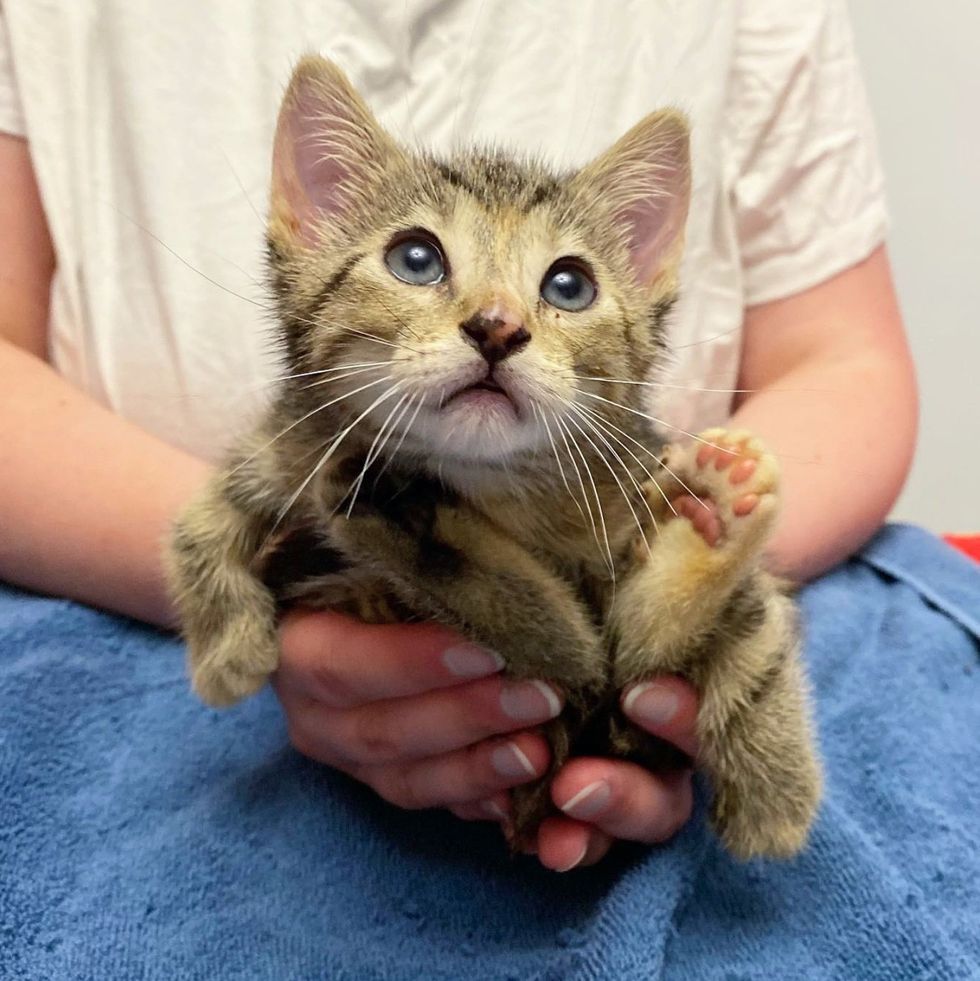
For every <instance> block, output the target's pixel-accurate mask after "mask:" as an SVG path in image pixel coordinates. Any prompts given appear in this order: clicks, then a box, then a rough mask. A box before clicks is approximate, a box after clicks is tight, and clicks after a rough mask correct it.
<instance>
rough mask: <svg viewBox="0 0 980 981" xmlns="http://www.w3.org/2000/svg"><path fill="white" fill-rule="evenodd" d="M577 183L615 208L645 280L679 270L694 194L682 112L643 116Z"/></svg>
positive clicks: (638, 274)
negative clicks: (685, 230)
mask: <svg viewBox="0 0 980 981" xmlns="http://www.w3.org/2000/svg"><path fill="white" fill-rule="evenodd" d="M573 183H575V184H578V185H579V186H580V187H581V188H582V190H583V191H585V192H587V194H588V195H589V196H590V197H592V198H593V199H594V198H595V196H596V195H599V196H600V197H601V199H602V200H604V201H606V202H608V204H609V205H610V206H611V207H612V210H613V214H614V215H615V217H616V221H617V223H621V225H622V228H623V231H624V233H625V237H626V244H627V246H628V248H629V254H630V259H631V261H632V266H633V271H634V273H635V274H636V278H637V281H638V282H639V283H640V284H641V285H643V286H653V285H654V284H655V283H657V282H658V281H659V280H661V279H662V278H663V276H664V274H665V273H667V274H674V273H676V270H677V264H678V262H679V261H680V257H681V251H682V249H683V246H684V225H685V223H686V221H687V210H688V205H689V203H690V197H691V159H690V131H689V128H688V124H687V119H686V117H685V116H684V114H683V113H681V112H678V111H677V110H674V109H664V110H661V111H660V112H655V113H651V114H650V115H649V116H647V117H646V118H644V119H641V120H640V122H638V123H637V124H636V125H635V126H634V127H633V128H632V129H631V130H630V131H629V132H628V133H626V134H625V135H624V136H622V137H620V139H619V140H618V141H617V142H616V143H615V144H613V146H611V147H610V148H609V149H608V150H606V151H605V153H603V154H601V155H600V156H599V157H597V158H596V159H595V160H593V161H592V162H591V163H590V164H587V165H586V166H585V167H584V168H583V169H582V170H581V171H579V173H578V174H577V175H576V176H575V177H574V178H573Z"/></svg>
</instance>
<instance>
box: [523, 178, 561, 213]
mask: <svg viewBox="0 0 980 981" xmlns="http://www.w3.org/2000/svg"><path fill="white" fill-rule="evenodd" d="M559 187H560V185H559V184H558V181H547V182H544V183H541V184H538V185H537V186H536V187H535V188H534V190H533V191H531V197H530V198H529V199H528V207H529V208H536V207H537V206H538V205H539V204H544V203H545V202H546V201H554V199H555V198H556V197H558V191H559Z"/></svg>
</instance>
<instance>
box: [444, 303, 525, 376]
mask: <svg viewBox="0 0 980 981" xmlns="http://www.w3.org/2000/svg"><path fill="white" fill-rule="evenodd" d="M459 329H460V330H461V331H462V332H463V334H464V335H465V336H466V338H467V339H468V342H469V343H471V344H472V345H473V346H474V347H475V348H476V349H477V350H478V351H479V352H480V354H482V355H483V357H484V358H485V359H486V361H487V364H490V365H495V364H497V362H498V361H503V360H504V358H509V357H510V356H511V355H512V354H516V353H517V352H518V351H520V350H521V349H522V348H524V347H526V346H527V342H528V341H530V340H531V332H530V331H529V330H528V329H527V328H526V327H525V326H524V324H523V323H521V322H520V321H519V320H518V319H517V318H516V317H514V316H513V315H511V314H510V313H509V312H507V311H501V310H499V309H493V310H490V311H485V312H481V313H477V314H474V315H473V316H472V317H470V319H469V320H464V321H463V323H461V324H460V325H459Z"/></svg>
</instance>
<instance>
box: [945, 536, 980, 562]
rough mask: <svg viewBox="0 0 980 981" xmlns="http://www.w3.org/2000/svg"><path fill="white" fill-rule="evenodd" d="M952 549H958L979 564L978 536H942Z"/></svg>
mask: <svg viewBox="0 0 980 981" xmlns="http://www.w3.org/2000/svg"><path fill="white" fill-rule="evenodd" d="M943 538H944V539H945V540H946V541H947V542H949V544H950V545H952V546H953V548H958V549H959V550H960V551H961V552H962V553H963V554H964V555H969V556H970V558H971V559H974V560H975V561H977V562H980V535H943Z"/></svg>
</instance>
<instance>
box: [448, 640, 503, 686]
mask: <svg viewBox="0 0 980 981" xmlns="http://www.w3.org/2000/svg"><path fill="white" fill-rule="evenodd" d="M442 663H443V664H445V665H446V667H447V668H448V669H449V672H450V674H454V675H455V676H456V677H457V678H485V677H486V676H487V675H489V674H496V673H497V672H498V671H499V670H500V669H501V668H502V667H503V666H504V659H503V658H502V657H501V656H500V655H499V654H498V653H497V652H496V651H491V650H488V649H487V648H486V647H480V645H479V644H457V645H456V646H455V647H450V648H449V649H448V650H446V651H443V654H442Z"/></svg>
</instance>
